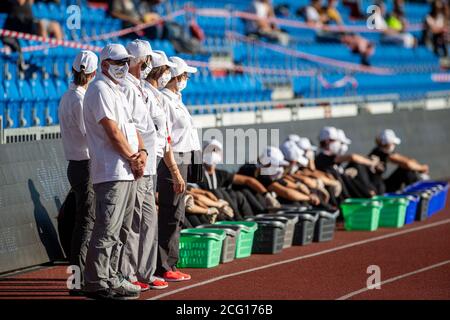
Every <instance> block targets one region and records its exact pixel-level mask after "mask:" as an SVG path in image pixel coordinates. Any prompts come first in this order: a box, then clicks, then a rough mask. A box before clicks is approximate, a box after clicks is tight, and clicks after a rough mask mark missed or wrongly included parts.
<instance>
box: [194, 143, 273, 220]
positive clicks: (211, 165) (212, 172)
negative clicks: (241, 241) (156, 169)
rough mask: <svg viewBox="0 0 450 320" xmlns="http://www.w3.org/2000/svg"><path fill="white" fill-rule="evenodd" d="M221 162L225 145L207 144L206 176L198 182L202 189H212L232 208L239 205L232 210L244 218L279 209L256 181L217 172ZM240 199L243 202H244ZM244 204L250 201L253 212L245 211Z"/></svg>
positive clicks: (251, 178) (221, 171)
mask: <svg viewBox="0 0 450 320" xmlns="http://www.w3.org/2000/svg"><path fill="white" fill-rule="evenodd" d="M222 160H223V145H222V143H221V142H220V141H218V140H217V139H212V140H208V141H205V144H204V148H203V166H204V175H203V180H202V181H201V182H199V183H198V185H199V186H200V188H202V189H205V190H211V191H212V192H213V193H214V194H215V195H216V196H217V197H219V198H221V199H224V200H226V201H228V202H229V203H230V205H233V204H234V205H235V206H237V208H233V209H235V210H234V211H235V212H237V213H239V214H240V215H241V216H245V215H255V214H258V213H261V212H265V211H266V210H267V209H268V208H276V207H280V203H279V202H278V200H276V197H274V196H273V195H272V193H270V192H269V191H268V190H267V189H266V187H264V186H263V185H262V184H261V182H259V181H258V180H257V179H255V178H253V177H249V176H244V175H241V174H238V173H231V172H228V171H226V170H221V169H217V165H218V164H220V163H222ZM232 187H233V189H232ZM241 197H242V198H243V199H244V201H242V200H241ZM241 202H244V203H245V202H247V203H248V205H249V206H250V209H249V210H248V209H247V210H244V209H243V208H242V206H240V205H239V203H241ZM232 207H233V206H232Z"/></svg>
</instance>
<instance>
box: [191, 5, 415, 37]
mask: <svg viewBox="0 0 450 320" xmlns="http://www.w3.org/2000/svg"><path fill="white" fill-rule="evenodd" d="M186 10H187V11H189V10H190V11H193V12H195V14H196V15H199V16H204V17H217V18H242V19H244V20H253V21H254V20H259V19H261V18H260V17H258V16H257V15H256V14H253V13H249V12H245V11H228V10H225V9H209V8H204V9H201V8H200V9H195V8H187V9H186ZM266 20H268V21H269V22H272V23H275V24H277V25H279V26H286V27H292V28H297V29H311V30H318V28H317V27H314V26H311V25H308V24H307V23H306V22H302V21H297V20H293V19H284V18H268V19H266ZM321 30H324V31H339V32H361V33H382V32H383V30H377V29H369V28H368V27H367V26H348V25H340V26H338V25H330V26H323V27H322V28H321ZM406 30H407V31H410V32H412V31H421V30H423V25H422V24H411V25H409V26H408V27H407V28H406Z"/></svg>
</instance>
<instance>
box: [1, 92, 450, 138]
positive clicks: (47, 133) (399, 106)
mask: <svg viewBox="0 0 450 320" xmlns="http://www.w3.org/2000/svg"><path fill="white" fill-rule="evenodd" d="M428 99H445V101H446V107H448V108H450V91H435V92H429V93H427V95H426V97H424V98H422V99H415V100H409V101H400V96H399V95H398V94H383V95H367V96H353V97H333V98H302V99H292V100H276V101H258V102H241V103H227V104H213V105H202V106H189V109H190V110H191V112H192V113H193V114H194V117H195V116H196V115H202V114H210V115H213V116H214V117H215V120H216V121H215V123H216V126H221V125H222V119H223V115H224V114H226V113H229V112H236V111H237V112H239V111H251V112H255V115H256V119H257V122H259V123H261V122H263V121H262V113H263V112H264V111H266V110H268V109H269V108H274V109H280V108H285V109H290V111H291V119H290V120H291V121H295V120H299V119H298V117H297V114H298V112H299V111H300V110H301V108H304V107H306V109H307V108H308V107H330V106H339V105H349V104H352V105H355V106H356V107H357V110H358V113H361V112H367V111H366V110H367V108H366V106H367V104H368V103H374V102H391V103H393V106H394V111H395V110H405V109H425V108H426V105H427V100H428ZM1 128H3V119H2V117H1V116H0V143H2V144H3V143H16V142H27V141H35V140H48V139H58V138H60V137H61V132H60V128H59V126H58V125H56V126H48V127H29V128H14V129H1Z"/></svg>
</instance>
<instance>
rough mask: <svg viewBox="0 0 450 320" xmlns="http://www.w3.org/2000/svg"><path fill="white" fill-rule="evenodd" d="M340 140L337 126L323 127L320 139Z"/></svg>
mask: <svg viewBox="0 0 450 320" xmlns="http://www.w3.org/2000/svg"><path fill="white" fill-rule="evenodd" d="M325 140H339V134H338V131H337V129H336V128H335V127H323V128H322V130H320V133H319V141H325Z"/></svg>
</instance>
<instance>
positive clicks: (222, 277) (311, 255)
mask: <svg viewBox="0 0 450 320" xmlns="http://www.w3.org/2000/svg"><path fill="white" fill-rule="evenodd" d="M447 223H450V219H445V220H441V221H437V222H433V223H430V224H426V225H423V226H419V227H415V228H411V229H406V230H402V231H398V232H393V233H389V234H385V235H382V236H378V237H373V238H370V239H365V240H361V241H357V242H352V243H348V244H345V245H342V246H339V247H334V248H330V249H326V250H322V251H319V252H315V253H311V254H308V255H306V256H301V257H295V258H291V259H287V260H282V261H278V262H274V263H270V264H266V265H263V266H260V267H256V268H251V269H247V270H242V271H239V272H234V273H230V274H225V275H223V276H219V277H216V278H212V279H209V280H205V281H202V282H199V283H195V284H191V285H189V286H186V287H182V288H178V289H175V290H172V291H169V292H166V293H163V294H159V295H157V296H154V297H152V298H149V299H147V300H158V299H161V298H164V297H167V296H171V295H174V294H176V293H179V292H183V291H186V290H189V289H192V288H196V287H200V286H204V285H207V284H209V283H213V282H216V281H220V280H223V279H227V278H231V277H235V276H239V275H241V274H246V273H250V272H254V271H258V270H263V269H267V268H272V267H276V266H279V265H282V264H286V263H291V262H294V261H299V260H304V259H308V258H312V257H317V256H320V255H324V254H327V253H332V252H336V251H340V250H344V249H348V248H352V247H356V246H360V245H363V244H366V243H370V242H375V241H379V240H384V239H389V238H392V237H397V236H400V235H403V234H407V233H411V232H416V231H420V230H424V229H429V228H433V227H437V226H440V225H443V224H447Z"/></svg>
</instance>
